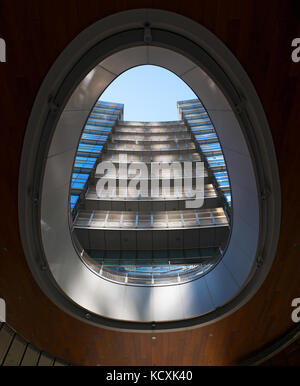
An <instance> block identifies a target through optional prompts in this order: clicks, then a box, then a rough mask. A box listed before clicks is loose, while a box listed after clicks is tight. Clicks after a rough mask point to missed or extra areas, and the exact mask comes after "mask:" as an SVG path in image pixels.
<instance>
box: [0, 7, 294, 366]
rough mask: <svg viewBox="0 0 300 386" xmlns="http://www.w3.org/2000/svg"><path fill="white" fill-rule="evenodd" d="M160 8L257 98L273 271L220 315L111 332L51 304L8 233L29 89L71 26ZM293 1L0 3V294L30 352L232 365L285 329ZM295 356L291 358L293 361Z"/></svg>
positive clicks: (84, 360)
mask: <svg viewBox="0 0 300 386" xmlns="http://www.w3.org/2000/svg"><path fill="white" fill-rule="evenodd" d="M137 7H151V8H161V9H166V10H171V11H174V12H178V13H181V14H182V15H185V16H187V17H190V18H192V19H194V20H195V21H198V22H200V23H202V24H203V25H204V26H206V27H207V28H208V29H210V30H211V31H212V32H214V33H215V34H216V35H217V36H218V37H219V38H220V39H221V40H222V41H223V42H224V43H225V44H226V45H227V46H228V47H229V48H230V49H231V50H232V52H233V53H234V54H235V55H236V56H237V58H238V59H239V61H240V62H241V63H242V65H243V66H244V67H245V69H246V71H247V73H248V75H249V76H250V78H251V79H252V81H253V82H254V84H255V87H256V89H257V92H258V94H259V96H260V98H261V100H262V103H263V106H264V109H265V111H266V114H267V117H268V119H269V123H270V127H271V130H272V134H273V139H274V144H275V149H276V153H277V157H278V163H279V170H280V177H281V186H282V204H283V205H282V206H283V207H282V230H281V236H280V242H279V246H278V251H277V255H276V259H275V262H274V265H273V267H272V270H271V272H270V274H269V276H268V278H267V279H266V281H265V283H264V284H263V286H262V287H261V289H260V291H259V292H258V293H257V294H256V295H255V296H254V297H253V299H252V300H251V301H250V302H249V303H248V304H247V305H245V306H244V307H242V308H241V309H240V310H239V311H237V312H235V313H234V314H232V315H231V316H230V317H228V318H226V319H224V320H221V321H219V322H217V323H214V324H212V325H209V326H206V327H202V328H198V329H194V330H190V331H184V332H173V333H162V334H157V335H156V336H157V339H155V340H154V339H152V338H151V334H138V333H126V332H120V333H117V332H113V331H108V330H104V329H100V328H97V327H92V326H89V325H87V324H84V323H82V322H79V321H78V320H75V319H73V318H72V317H70V316H68V315H66V314H64V313H63V312H62V311H60V310H59V309H57V307H56V306H55V305H53V304H52V303H51V302H50V300H48V298H46V297H45V296H44V294H43V293H42V292H41V291H40V289H39V288H38V286H37V284H36V283H35V281H34V280H33V278H32V276H31V274H30V271H29V269H28V267H27V264H26V261H25V257H24V254H23V250H22V246H21V242H20V237H19V232H18V212H17V181H18V170H19V162H20V154H21V148H22V141H23V137H24V131H25V127H26V123H27V120H28V117H29V114H30V109H31V106H32V104H33V101H34V98H35V95H36V93H37V91H38V88H39V86H40V84H41V82H42V80H43V78H44V76H45V75H46V73H47V71H48V70H49V67H50V66H51V64H52V63H53V61H54V60H55V59H56V58H57V56H58V55H59V53H60V52H61V51H62V50H63V49H64V48H65V47H66V45H67V44H68V43H69V42H70V40H72V39H73V38H74V37H75V36H76V35H77V34H78V33H79V32H80V31H82V30H83V29H84V28H86V27H87V26H89V25H90V24H91V23H93V22H95V21H97V20H98V19H100V18H102V17H104V16H107V15H109V14H112V13H115V12H117V11H121V10H125V9H132V8H137ZM299 15H300V10H299V2H296V1H283V0H282V1H272V2H262V1H250V0H249V1H243V2H241V1H224V0H222V1H214V0H207V1H199V0H197V1H188V2H183V1H176V0H175V1H174V0H173V1H162V0H159V1H144V0H139V1H125V0H124V1H106V2H105V1H99V0H94V1H92V0H89V1H88V0H85V1H79V0H77V1H74V0H64V1H63V2H62V1H58V0H52V1H49V0H46V1H43V2H41V1H38V0H36V1H29V0H27V1H26V2H20V1H17V0H3V1H1V3H0V37H3V38H4V39H5V40H6V43H7V63H0V84H1V93H0V106H1V141H0V146H1V151H0V165H1V172H2V175H1V176H2V178H1V182H0V184H1V193H2V203H3V205H2V207H1V210H2V221H1V223H0V235H1V238H0V240H1V245H0V296H1V297H3V298H4V299H6V302H7V321H8V323H9V324H10V325H11V326H12V327H13V328H14V329H15V330H17V331H18V332H20V334H21V335H22V336H24V338H26V339H27V340H28V341H31V342H32V343H33V344H35V345H37V346H38V347H39V348H40V349H41V350H45V351H47V352H49V353H50V354H51V355H53V356H56V357H59V358H62V359H64V360H66V361H68V362H71V363H75V364H85V365H87V364H103V365H106V364H108V365H151V364H153V363H155V364H156V365H164V364H170V365H171V364H172V365H191V364H193V365H199V364H201V365H206V364H233V363H237V362H238V361H239V360H240V358H245V356H246V355H247V354H248V353H251V352H253V351H255V350H257V349H259V348H260V347H262V346H264V345H265V344H267V343H268V342H270V341H272V340H273V339H275V338H276V337H278V336H280V335H281V334H282V333H283V332H285V331H286V330H287V329H288V328H290V327H291V326H292V324H293V323H292V322H291V318H290V314H291V301H292V299H293V298H295V297H299V296H300V288H299V279H298V278H299V272H300V259H299V256H300V247H299V246H298V244H296V243H299V242H300V235H299V214H300V213H299V212H300V209H299V201H298V196H299V188H300V186H299V185H300V183H299V178H297V175H298V173H297V171H298V165H299V163H300V162H299V161H300V152H299V140H300V130H299V122H300V109H299V100H300V99H299V98H300V87H299V75H300V64H294V63H292V61H291V59H290V55H291V41H292V39H293V38H294V37H297V35H298V36H299V35H300V25H299ZM297 360H298V359H297V358H295V359H293V361H297Z"/></svg>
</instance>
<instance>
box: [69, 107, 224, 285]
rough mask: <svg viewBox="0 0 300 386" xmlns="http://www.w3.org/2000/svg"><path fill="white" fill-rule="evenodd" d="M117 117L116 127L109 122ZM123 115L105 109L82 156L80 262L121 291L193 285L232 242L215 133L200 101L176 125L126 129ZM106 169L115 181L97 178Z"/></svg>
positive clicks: (77, 168)
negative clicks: (129, 287)
mask: <svg viewBox="0 0 300 386" xmlns="http://www.w3.org/2000/svg"><path fill="white" fill-rule="evenodd" d="M125 108H126V106H125ZM111 111H114V112H115V115H112V119H113V120H111V121H104V119H107V116H108V115H109V114H110V112H111ZM121 111H122V106H119V105H115V106H114V105H113V103H109V102H102V101H98V102H97V104H96V105H95V107H94V109H93V111H92V113H91V115H90V117H89V119H88V121H87V124H86V126H85V129H84V131H83V134H82V137H81V141H80V144H79V147H78V151H77V155H76V158H75V163H74V170H73V179H72V185H71V209H72V216H73V232H74V236H75V238H76V240H77V241H78V242H79V245H80V246H81V248H82V250H83V251H84V252H82V253H80V254H81V255H82V257H83V259H85V262H86V263H87V264H90V265H91V266H92V269H93V270H94V271H95V272H97V273H98V274H99V275H100V276H103V277H105V278H107V279H110V280H113V281H115V282H118V283H125V284H135V285H137V284H140V285H145V284H148V285H153V286H154V285H159V284H174V283H182V282H184V281H188V280H193V279H195V278H197V277H199V276H200V275H203V274H205V273H206V272H207V270H209V269H211V268H212V267H213V266H214V265H215V264H216V263H217V262H218V261H219V259H220V258H221V257H222V254H223V250H224V249H225V248H226V245H227V241H228V237H229V234H230V205H231V203H230V185H229V180H228V176H227V172H226V166H225V162H224V158H223V156H222V151H221V147H220V144H219V142H218V139H217V136H216V133H215V131H214V128H213V125H212V123H211V121H210V119H209V116H208V114H207V112H206V111H205V109H204V107H203V106H202V104H201V102H200V101H198V100H190V101H184V102H179V103H178V111H179V114H180V116H181V120H178V121H174V122H126V121H122V119H118V118H119V117H121ZM116 117H118V118H117V119H116ZM125 161H126V163H125ZM101 162H103V163H104V164H105V163H111V164H112V167H113V168H115V170H114V173H112V172H111V173H109V172H110V170H108V169H109V166H106V167H107V168H108V169H105V168H103V170H102V174H99V171H97V170H99V169H97V165H98V164H99V163H101ZM201 162H203V164H204V165H203V170H202V169H201V170H200V168H199V167H198V168H197V163H201ZM139 163H140V164H142V165H140V164H139ZM134 165H135V166H136V167H137V170H131V168H132V167H133V166H134ZM164 166H166V167H164ZM142 167H144V169H143V170H142V169H141V168H142ZM189 167H190V173H189V170H188V168H189ZM122 168H125V170H124V172H122V170H121V169H122ZM143 171H145V175H143V173H142V172H143ZM197 173H198V174H200V173H202V176H201V175H197ZM137 176H138V177H139V181H136V182H135V184H134V187H130V183H132V181H134V180H133V179H134V178H137ZM201 177H202V178H201ZM103 179H105V185H103V184H102V186H101V187H100V188H98V189H97V186H99V182H100V181H101V180H103ZM197 179H198V180H199V183H197ZM200 180H201V181H200ZM154 182H156V183H157V188H156V190H157V192H156V191H155V188H154ZM200 182H201V183H202V185H204V186H203V188H202V186H200ZM188 183H189V185H188ZM111 184H112V185H113V186H112V187H111V188H110V185H111ZM136 185H137V187H136ZM143 188H144V189H143ZM197 189H198V191H197ZM197 195H198V196H199V195H201V199H202V200H200V201H201V202H199V205H196V206H195V208H191V209H190V208H189V207H188V203H189V202H192V203H193V202H195V200H196V196H197ZM203 195H204V198H203V197H202V196H203ZM79 196H80V199H78V197H79ZM74 198H75V199H74ZM75 200H76V205H75V206H74V202H75ZM198 206H199V207H198ZM80 252H81V251H80Z"/></svg>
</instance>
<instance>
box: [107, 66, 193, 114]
mask: <svg viewBox="0 0 300 386" xmlns="http://www.w3.org/2000/svg"><path fill="white" fill-rule="evenodd" d="M194 98H196V95H195V94H194V93H193V91H192V90H191V89H190V88H189V87H188V86H187V85H186V84H185V83H184V82H183V81H182V80H181V79H180V78H179V77H178V76H177V75H175V74H173V73H172V72H170V71H168V70H165V69H164V68H162V67H158V66H150V65H145V66H138V67H135V68H132V69H130V70H128V71H125V72H124V73H123V74H121V75H120V76H119V77H118V78H116V79H115V80H114V81H113V82H112V83H111V84H110V85H109V86H108V88H107V89H106V90H105V91H104V93H103V94H102V95H101V97H100V100H103V101H108V102H117V103H124V120H126V121H176V120H178V114H177V107H176V102H177V101H179V100H185V99H194Z"/></svg>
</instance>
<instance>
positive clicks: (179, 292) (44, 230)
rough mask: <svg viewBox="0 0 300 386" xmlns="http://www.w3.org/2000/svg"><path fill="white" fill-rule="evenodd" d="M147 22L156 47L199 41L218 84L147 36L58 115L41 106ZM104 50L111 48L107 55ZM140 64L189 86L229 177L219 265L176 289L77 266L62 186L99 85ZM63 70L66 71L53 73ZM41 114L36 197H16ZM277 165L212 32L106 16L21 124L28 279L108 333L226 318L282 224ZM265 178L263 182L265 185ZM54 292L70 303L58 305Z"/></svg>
mask: <svg viewBox="0 0 300 386" xmlns="http://www.w3.org/2000/svg"><path fill="white" fill-rule="evenodd" d="M145 23H150V25H151V29H152V31H153V36H154V40H155V41H159V39H160V35H162V34H166V33H167V34H168V33H169V34H170V40H172V36H171V35H172V34H178V36H182V37H184V38H185V39H188V40H190V41H192V42H193V43H195V44H197V45H199V47H201V48H202V49H204V50H205V51H206V52H207V53H208V55H209V56H211V57H212V58H213V59H214V60H215V61H216V62H217V63H218V64H219V66H220V68H222V70H223V72H224V74H225V75H222V74H221V75H222V76H223V79H221V78H220V76H219V75H218V74H215V80H213V79H212V77H211V76H208V75H207V74H206V72H204V70H202V69H201V68H200V67H199V66H198V65H197V64H196V61H194V60H193V61H192V60H191V59H189V58H188V57H187V56H189V57H191V53H190V51H189V52H188V54H187V55H185V56H183V55H182V54H181V53H184V49H183V47H182V46H181V47H179V49H178V51H180V52H181V53H179V52H175V51H173V50H170V49H168V48H165V47H158V46H156V45H155V44H154V43H152V44H147V43H148V40H146V43H144V45H139V46H134V47H130V48H125V49H123V50H119V51H117V52H115V53H113V54H112V55H109V56H107V57H106V58H105V59H104V60H101V61H100V63H99V64H98V65H97V66H96V67H94V68H93V69H91V70H90V71H89V73H88V74H87V75H86V76H85V77H84V79H82V80H81V82H80V83H79V85H78V86H77V87H76V89H75V91H74V92H73V94H72V96H71V97H70V99H69V101H68V102H67V104H66V105H65V106H64V108H63V111H62V113H61V115H60V116H59V113H60V112H61V106H57V105H56V103H55V102H53V103H52V102H51V101H50V106H49V102H48V100H49V94H52V95H55V92H54V91H55V89H56V88H58V87H59V86H60V85H61V83H62V79H64V77H63V75H66V74H67V71H68V70H70V69H71V68H72V65H73V64H74V63H76V62H77V61H78V60H79V59H80V58H81V57H83V56H84V53H85V52H87V51H88V49H89V48H90V47H92V46H93V45H94V44H95V43H97V42H99V41H103V39H104V38H108V37H109V36H112V35H114V34H117V33H120V32H122V31H124V33H125V31H132V32H130V33H132V35H134V34H135V33H136V34H137V37H138V36H139V35H138V34H141V31H143V30H142V29H141V28H143V26H144V24H145ZM165 31H167V32H165ZM147 33H148V30H147ZM174 36H175V35H174ZM137 40H138V38H137ZM78 47H81V51H80V50H78ZM109 49H111V47H109V48H108V49H107V51H109ZM195 57H196V53H195ZM141 64H154V65H159V66H162V67H164V68H166V69H169V70H171V71H173V72H174V73H175V74H177V75H178V76H179V77H180V78H181V79H182V80H184V81H185V82H186V83H187V84H188V85H189V86H190V87H191V88H192V89H193V91H194V92H195V94H196V95H197V96H198V97H199V99H200V100H201V101H202V103H203V104H204V106H205V108H206V110H207V111H208V113H209V115H210V118H211V120H212V122H213V124H214V126H215V129H216V131H217V134H218V136H219V139H220V143H221V145H222V149H223V153H224V157H225V160H226V163H227V170H228V174H229V177H230V181H231V189H232V201H233V204H234V208H233V219H232V233H231V238H230V242H229V245H228V248H227V250H226V252H225V254H224V256H223V259H222V260H221V261H220V263H219V264H218V265H217V266H216V267H215V268H214V269H213V270H211V271H209V273H208V274H206V275H205V276H203V277H200V278H199V279H197V280H194V281H191V282H188V283H184V284H181V285H175V286H159V287H146V286H145V287H140V286H138V287H135V286H127V285H122V284H116V283H113V282H110V281H107V280H105V279H102V278H100V277H99V276H97V275H96V274H95V273H93V272H92V271H91V270H90V269H89V268H88V267H87V266H86V265H84V264H83V263H82V261H81V259H80V258H79V256H78V254H77V252H76V250H75V248H74V245H73V241H72V237H71V234H70V229H69V218H68V216H67V213H68V209H69V208H68V207H69V202H68V193H69V181H70V176H71V172H72V166H73V161H74V157H75V153H76V150H77V145H78V141H79V138H80V135H81V131H82V129H83V126H84V123H85V121H86V120H87V117H88V115H89V113H90V111H91V109H92V107H93V105H94V103H95V102H96V100H97V99H98V97H99V95H100V94H101V93H102V92H103V91H104V89H105V88H106V87H107V86H108V85H109V84H110V83H111V82H112V81H113V80H114V79H115V78H116V77H117V76H118V75H119V74H120V73H121V72H123V71H125V70H127V69H129V68H131V67H133V66H136V65H141ZM62 68H63V69H64V71H62V72H61V73H59V70H61V69H62ZM227 78H229V79H230V80H231V81H232V83H233V84H234V86H235V87H236V89H237V90H238V91H239V96H240V101H239V102H238V103H235V101H233V100H231V101H230V102H229V101H228V100H229V99H228V96H227V98H226V97H225V96H224V93H223V91H221V89H220V88H219V86H218V84H217V82H222V81H224V83H226V82H227ZM50 90H53V91H52V93H50ZM46 98H47V99H46ZM50 99H51V98H50ZM46 100H47V104H46V106H45V104H43V102H45V101H46ZM51 103H52V104H51ZM49 111H51V112H52V113H53V117H54V118H53V123H52V126H53V127H55V126H56V128H55V131H54V134H53V136H52V140H51V143H50V146H49V149H48V157H47V160H46V162H45V163H44V165H43V167H42V171H41V173H42V175H43V182H42V188H41V196H38V197H35V196H34V194H33V196H31V197H28V196H26V195H25V196H24V186H25V185H23V184H25V180H26V178H27V179H28V177H30V170H31V168H33V167H34V162H36V159H35V158H34V157H29V156H28V154H34V150H33V149H34V148H35V149H37V146H38V143H34V141H33V142H32V138H35V137H34V136H33V132H34V131H35V132H37V130H38V129H39V130H41V127H42V124H43V122H44V120H45V119H46V114H47V113H48V112H49ZM41 112H42V114H41ZM58 116H59V120H57V118H58ZM37 117H39V120H40V121H37ZM245 118H246V119H245ZM55 119H56V120H55ZM249 122H250V125H248V127H247V123H249ZM247 130H248V131H247ZM250 131H251V132H250ZM40 133H41V131H40ZM38 139H39V140H40V137H38ZM30 142H31V143H30ZM257 163H259V165H258V164H257ZM276 165H277V162H276V157H275V153H274V149H273V143H272V138H271V135H270V132H269V128H268V124H267V121H266V118H265V115H264V112H263V109H262V107H261V105H260V102H259V99H258V97H257V95H256V93H255V90H254V88H253V86H252V84H251V82H250V80H249V78H248V77H247V75H246V73H245V72H244V71H243V69H242V68H241V66H240V65H239V63H238V62H237V61H236V60H235V58H234V57H233V56H232V54H231V53H230V52H229V51H228V49H227V48H226V47H225V46H224V45H223V44H222V43H221V42H220V41H219V40H218V39H217V38H216V37H215V36H213V35H212V34H211V33H210V32H209V31H207V30H206V29H204V28H203V27H201V26H200V25H198V24H197V23H195V22H193V21H191V20H189V19H186V18H184V17H182V16H179V15H177V14H174V13H170V12H165V11H157V10H135V11H128V12H123V13H120V14H116V15H113V16H110V17H108V18H105V19H103V20H101V21H99V22H97V23H95V24H93V25H92V26H91V27H89V28H88V29H87V30H85V31H83V32H82V33H81V34H80V35H79V36H78V37H77V38H76V39H75V40H74V41H73V42H72V43H71V44H70V45H69V46H68V47H67V48H66V50H65V51H64V52H63V54H62V55H61V56H60V57H59V58H58V60H57V62H56V63H55V64H54V66H53V67H52V69H51V70H50V72H49V74H48V76H47V77H46V79H45V81H44V83H43V85H42V87H41V90H40V92H39V95H38V97H37V100H36V102H35V106H34V108H33V111H32V115H31V118H30V121H29V124H28V128H27V133H26V138H25V143H24V149H23V159H22V165H21V173H20V190H19V193H20V196H19V208H20V230H21V236H22V241H23V245H24V249H25V253H26V256H27V259H28V261H29V264H30V266H31V269H32V271H33V274H34V276H35V277H36V278H37V280H38V282H39V284H40V286H41V287H42V288H43V290H44V291H45V292H46V293H47V294H48V296H50V297H51V298H52V299H53V300H54V301H55V302H56V303H57V304H58V305H59V306H60V307H62V308H64V309H65V310H66V311H67V312H70V313H72V314H73V315H75V316H77V317H79V318H83V317H84V316H86V317H87V318H88V319H89V321H90V322H91V323H95V324H102V325H106V326H108V327H112V328H114V327H115V325H113V324H112V325H110V322H109V321H107V323H106V322H104V321H103V319H101V318H102V317H104V318H111V319H115V320H117V321H126V322H138V323H142V324H141V326H142V327H141V329H145V330H147V329H150V328H151V327H149V326H150V325H151V322H153V321H154V322H155V323H156V324H157V327H158V328H159V325H160V322H167V323H166V324H165V326H164V327H162V328H182V327H190V326H192V325H198V324H200V323H202V324H203V323H208V322H211V321H214V320H216V319H218V318H220V317H224V316H225V315H227V314H229V313H230V312H233V311H234V310H235V309H237V308H238V307H240V306H241V305H242V304H244V303H245V302H246V301H247V300H248V299H249V298H250V297H251V296H252V295H253V294H254V293H255V292H256V291H257V289H258V288H259V286H260V285H261V283H262V281H263V279H264V278H265V276H266V274H267V272H268V270H269V268H270V266H271V263H272V260H273V257H274V252H275V248H276V244H277V239H278V234H279V224H280V188H279V178H278V172H277V169H276ZM258 174H260V175H258ZM265 181H268V184H267V185H266V183H265ZM262 195H263V197H262ZM39 199H41V201H39ZM262 199H264V200H262ZM26 200H27V202H25V201H26ZM34 204H41V205H40V219H41V240H42V248H43V250H44V253H45V258H46V261H44V260H41V261H39V262H38V264H36V262H35V263H34V262H33V260H34V258H33V250H32V246H30V237H29V236H30V235H29V234H28V233H29V232H30V230H28V227H27V229H26V215H27V216H30V215H31V214H30V213H29V207H32V206H33V205H34ZM26 211H27V212H26ZM24 216H25V217H24ZM262 251H263V252H262ZM262 253H263V254H262ZM46 262H47V264H48V265H47V264H45V263H46ZM258 267H259V268H258ZM41 272H42V274H41ZM43 275H44V279H45V275H48V276H47V277H48V284H45V282H44V279H43ZM254 276H255V278H256V280H255V282H254V281H253V280H252V279H253V278H254ZM51 280H52V281H51ZM50 281H51V283H50ZM250 282H251V284H250ZM54 286H56V287H58V288H56V291H57V292H58V293H59V294H60V295H53V289H52V290H51V288H52V287H54ZM247 287H248V288H247ZM51 291H52V294H51ZM60 291H62V292H64V296H65V295H67V297H68V298H69V299H66V298H64V300H61V301H59V300H58V297H59V296H62V295H61V292H60ZM243 291H244V293H243V294H242V292H243ZM245 291H246V292H245ZM238 295H239V296H238ZM70 300H71V303H73V304H74V305H77V306H79V307H77V308H76V306H75V308H76V310H77V311H76V312H75V311H74V310H71V309H70V307H71V306H69V305H68V304H67V303H68V302H70ZM86 312H87V313H88V314H86ZM97 316H100V319H98V318H97ZM199 316H202V317H200V318H199ZM195 317H198V318H197V319H194V322H191V323H190V322H189V320H190V318H195ZM170 321H171V322H175V323H173V324H172V323H169V322H170ZM176 321H178V323H176ZM179 321H181V324H180V322H179ZM182 321H185V322H182ZM126 322H125V324H124V325H122V323H121V324H120V325H117V327H121V328H131V327H132V328H136V329H139V328H140V327H138V326H137V323H135V324H130V323H126ZM148 324H149V326H148Z"/></svg>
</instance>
